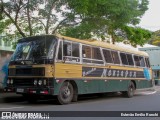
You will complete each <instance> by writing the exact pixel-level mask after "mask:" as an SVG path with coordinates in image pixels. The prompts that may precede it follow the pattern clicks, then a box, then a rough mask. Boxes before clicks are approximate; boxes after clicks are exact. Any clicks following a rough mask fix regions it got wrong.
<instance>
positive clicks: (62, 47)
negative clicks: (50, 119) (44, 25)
mask: <svg viewBox="0 0 160 120" xmlns="http://www.w3.org/2000/svg"><path fill="white" fill-rule="evenodd" d="M153 85H154V83H153V79H152V70H151V68H150V64H149V59H148V55H147V53H145V52H142V51H141V52H140V51H133V50H130V49H125V48H123V47H118V46H116V45H112V44H107V43H105V42H100V41H96V40H79V39H75V38H70V37H65V36H60V35H57V36H54V35H44V36H33V37H27V38H23V39H20V40H19V42H18V44H17V47H16V50H15V52H14V54H13V57H12V59H11V62H10V64H9V75H8V81H7V87H6V90H9V91H10V90H12V91H15V92H16V93H18V94H22V95H23V96H26V98H27V100H28V101H29V102H33V101H36V100H37V99H39V97H41V96H43V97H46V98H47V97H49V96H55V97H56V99H57V101H58V102H59V103H60V104H68V103H70V102H73V101H77V99H78V95H82V94H92V93H107V92H121V93H122V94H123V95H124V96H126V97H132V96H133V95H134V92H135V90H136V89H140V88H149V87H152V86H153Z"/></svg>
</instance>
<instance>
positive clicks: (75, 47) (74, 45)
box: [72, 43, 79, 57]
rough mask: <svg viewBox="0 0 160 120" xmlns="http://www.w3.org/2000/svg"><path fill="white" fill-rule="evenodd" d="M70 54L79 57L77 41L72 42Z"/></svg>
mask: <svg viewBox="0 0 160 120" xmlns="http://www.w3.org/2000/svg"><path fill="white" fill-rule="evenodd" d="M72 56H73V57H79V44H78V43H72Z"/></svg>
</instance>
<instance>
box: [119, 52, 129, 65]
mask: <svg viewBox="0 0 160 120" xmlns="http://www.w3.org/2000/svg"><path fill="white" fill-rule="evenodd" d="M120 56H121V60H122V64H123V65H128V60H127V56H126V54H125V53H120Z"/></svg>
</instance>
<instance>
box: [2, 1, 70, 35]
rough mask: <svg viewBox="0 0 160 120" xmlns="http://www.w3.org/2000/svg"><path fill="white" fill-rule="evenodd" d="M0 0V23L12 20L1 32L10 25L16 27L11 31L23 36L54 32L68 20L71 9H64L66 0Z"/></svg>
mask: <svg viewBox="0 0 160 120" xmlns="http://www.w3.org/2000/svg"><path fill="white" fill-rule="evenodd" d="M0 1H1V3H0V8H1V9H0V18H1V19H0V20H1V23H0V25H3V22H7V21H10V24H5V27H3V28H2V29H1V31H0V32H1V33H2V32H4V31H5V30H6V28H7V27H8V29H10V28H16V30H12V31H11V33H13V34H17V35H21V37H26V36H32V35H37V34H52V33H55V32H56V30H57V29H60V27H61V25H65V23H66V21H67V20H68V17H67V16H66V13H67V12H69V11H62V9H63V8H65V4H66V3H65V2H64V0H10V1H8V2H4V1H3V0H0ZM59 18H60V19H59ZM5 33H7V32H5Z"/></svg>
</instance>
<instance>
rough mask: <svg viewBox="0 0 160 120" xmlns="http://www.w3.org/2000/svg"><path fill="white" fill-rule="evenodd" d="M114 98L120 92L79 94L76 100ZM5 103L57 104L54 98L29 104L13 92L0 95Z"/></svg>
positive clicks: (0, 102)
mask: <svg viewBox="0 0 160 120" xmlns="http://www.w3.org/2000/svg"><path fill="white" fill-rule="evenodd" d="M114 98H123V97H122V96H121V94H120V93H105V94H89V95H79V96H78V102H73V104H74V103H75V104H76V103H81V102H90V101H97V100H104V99H114ZM3 103H7V104H14V105H15V104H16V105H17V104H18V105H22V104H23V105H47V104H48V105H57V102H56V99H54V98H53V99H49V100H44V99H43V100H38V101H37V102H36V103H34V104H31V103H28V102H27V100H26V98H25V97H23V96H22V95H17V94H15V93H4V94H3V95H1V97H0V104H3Z"/></svg>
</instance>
